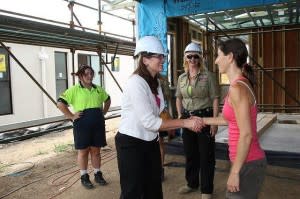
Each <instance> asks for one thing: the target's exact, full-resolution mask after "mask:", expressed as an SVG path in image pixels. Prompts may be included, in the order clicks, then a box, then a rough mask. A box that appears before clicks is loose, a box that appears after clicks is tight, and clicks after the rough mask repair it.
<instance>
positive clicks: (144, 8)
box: [137, 0, 168, 76]
mask: <svg viewBox="0 0 300 199" xmlns="http://www.w3.org/2000/svg"><path fill="white" fill-rule="evenodd" d="M137 21H138V37H139V38H141V37H143V36H146V35H152V36H156V37H158V38H159V39H160V40H161V42H162V43H163V46H164V49H165V50H166V52H167V49H168V47H167V17H166V13H165V4H164V1H161V0H151V1H142V3H140V4H139V5H138V19H137ZM161 74H162V75H164V76H165V75H167V63H165V64H164V67H163V71H162V72H161Z"/></svg>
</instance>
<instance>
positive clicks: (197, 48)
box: [184, 42, 202, 53]
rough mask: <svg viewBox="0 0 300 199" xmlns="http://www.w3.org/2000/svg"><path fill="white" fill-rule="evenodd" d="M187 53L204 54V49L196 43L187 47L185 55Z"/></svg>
mask: <svg viewBox="0 0 300 199" xmlns="http://www.w3.org/2000/svg"><path fill="white" fill-rule="evenodd" d="M186 52H199V53H201V52H202V48H201V46H200V45H199V44H196V43H193V42H192V43H190V44H189V45H187V46H186V47H185V50H184V53H186Z"/></svg>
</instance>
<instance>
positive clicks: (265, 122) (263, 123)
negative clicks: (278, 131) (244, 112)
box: [257, 113, 277, 137]
mask: <svg viewBox="0 0 300 199" xmlns="http://www.w3.org/2000/svg"><path fill="white" fill-rule="evenodd" d="M276 120H277V115H276V114H268V113H259V114H258V115H257V134H258V137H260V136H261V135H262V134H263V133H264V132H265V131H266V130H267V129H268V128H269V127H270V126H271V125H272V124H273V123H274V122H275V121H276Z"/></svg>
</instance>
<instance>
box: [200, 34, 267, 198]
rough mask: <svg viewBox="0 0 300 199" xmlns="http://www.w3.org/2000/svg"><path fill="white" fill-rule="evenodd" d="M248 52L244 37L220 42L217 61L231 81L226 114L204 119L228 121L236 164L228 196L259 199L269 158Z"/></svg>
mask: <svg viewBox="0 0 300 199" xmlns="http://www.w3.org/2000/svg"><path fill="white" fill-rule="evenodd" d="M247 57H248V51H247V48H246V45H245V44H244V42H243V41H241V40H240V39H236V38H234V39H229V40H226V41H224V42H223V41H222V42H220V43H219V45H218V57H217V58H216V60H215V63H216V64H217V65H218V67H219V71H220V73H223V74H227V76H228V79H229V81H230V87H229V91H228V94H227V96H226V98H225V102H224V106H223V117H220V118H204V123H206V124H209V125H214V124H215V125H216V124H217V125H221V124H224V123H227V124H228V133H229V143H228V144H229V158H230V161H231V163H232V166H231V169H230V173H229V177H228V181H227V193H226V198H240V199H255V198H257V197H258V193H259V191H260V188H261V186H262V182H263V179H264V176H265V168H266V159H265V153H264V151H263V150H262V149H261V147H260V145H259V142H258V137H257V129H256V117H257V107H256V100H255V95H254V93H253V87H254V85H255V76H254V73H253V69H252V67H251V66H249V65H248V64H247V63H246V61H247Z"/></svg>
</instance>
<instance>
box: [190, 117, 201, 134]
mask: <svg viewBox="0 0 300 199" xmlns="http://www.w3.org/2000/svg"><path fill="white" fill-rule="evenodd" d="M187 121H188V129H190V130H192V131H194V132H199V131H200V130H201V129H202V128H203V127H204V126H205V124H204V122H203V119H202V118H201V117H197V116H191V117H190V118H188V119H187Z"/></svg>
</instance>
